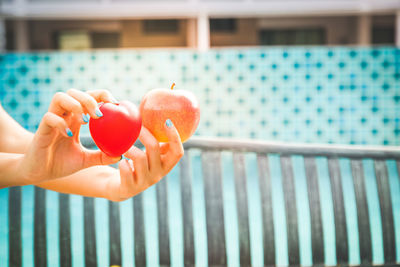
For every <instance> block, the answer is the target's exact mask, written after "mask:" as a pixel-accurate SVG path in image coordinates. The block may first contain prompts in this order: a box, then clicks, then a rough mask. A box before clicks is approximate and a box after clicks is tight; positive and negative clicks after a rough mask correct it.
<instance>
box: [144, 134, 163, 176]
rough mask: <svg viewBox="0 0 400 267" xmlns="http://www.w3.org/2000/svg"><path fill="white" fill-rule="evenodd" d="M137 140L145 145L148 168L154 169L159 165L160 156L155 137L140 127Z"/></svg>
mask: <svg viewBox="0 0 400 267" xmlns="http://www.w3.org/2000/svg"><path fill="white" fill-rule="evenodd" d="M139 140H140V141H141V142H142V144H143V145H144V146H145V147H146V154H147V158H148V164H149V170H150V172H151V171H152V170H155V169H157V168H160V167H161V158H160V145H159V143H158V142H157V140H156V138H155V137H154V136H153V135H152V134H151V133H150V131H149V130H147V129H146V128H145V127H142V129H141V130H140V135H139Z"/></svg>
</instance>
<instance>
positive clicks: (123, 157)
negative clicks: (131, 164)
mask: <svg viewBox="0 0 400 267" xmlns="http://www.w3.org/2000/svg"><path fill="white" fill-rule="evenodd" d="M121 159H126V160H129V159H128V158H127V157H125V156H124V155H122V156H121Z"/></svg>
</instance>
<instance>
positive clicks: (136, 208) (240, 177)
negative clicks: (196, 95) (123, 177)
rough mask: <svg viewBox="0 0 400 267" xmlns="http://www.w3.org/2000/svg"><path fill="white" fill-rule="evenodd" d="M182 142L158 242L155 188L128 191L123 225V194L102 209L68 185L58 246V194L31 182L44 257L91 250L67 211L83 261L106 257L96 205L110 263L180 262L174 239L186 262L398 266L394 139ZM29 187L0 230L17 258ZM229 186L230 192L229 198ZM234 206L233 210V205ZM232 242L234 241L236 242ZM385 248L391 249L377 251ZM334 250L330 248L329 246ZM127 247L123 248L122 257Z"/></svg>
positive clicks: (12, 196)
mask: <svg viewBox="0 0 400 267" xmlns="http://www.w3.org/2000/svg"><path fill="white" fill-rule="evenodd" d="M82 143H83V144H84V145H85V146H87V147H93V145H94V144H93V142H92V141H91V139H90V138H82ZM137 145H138V146H140V144H139V143H138V144H137ZM184 147H185V155H184V157H183V158H182V160H181V162H180V163H179V164H178V166H177V167H176V170H177V171H172V172H171V173H170V174H168V177H166V178H165V179H163V180H162V181H161V182H159V183H158V184H157V185H156V187H155V203H157V207H156V209H157V211H156V214H157V223H156V225H158V226H157V228H158V229H151V231H157V235H158V251H149V250H148V246H146V243H147V242H155V241H154V240H149V236H146V234H145V233H146V229H147V228H148V227H150V226H149V225H148V223H149V222H148V221H147V223H146V220H145V217H146V216H145V215H144V214H146V213H147V212H149V206H148V203H146V199H148V198H144V197H143V193H142V194H140V195H137V196H135V197H134V198H133V199H131V200H128V202H129V203H130V202H132V211H131V212H132V215H133V221H134V223H133V226H131V225H129V226H126V225H125V226H124V227H122V225H123V224H121V222H122V221H124V220H125V219H126V218H125V217H124V216H126V215H125V212H124V211H126V210H125V208H124V207H125V206H122V205H123V204H120V203H113V202H107V205H106V206H105V207H103V209H100V208H99V204H98V203H100V202H98V201H97V200H96V199H93V198H84V199H83V204H82V205H81V206H79V205H78V206H72V205H71V196H68V195H62V194H59V197H58V216H55V217H54V218H57V219H56V220H58V221H57V224H58V225H59V230H58V231H59V232H58V233H59V241H57V243H56V245H57V246H56V248H54V247H52V246H51V245H49V244H48V242H51V240H50V239H48V238H47V235H48V233H49V232H52V231H56V230H54V229H55V228H54V229H53V228H52V229H53V230H49V227H53V226H51V225H50V226H49V225H46V221H47V222H49V221H51V220H49V218H50V217H51V216H54V214H51V211H50V210H48V209H47V208H46V205H49V204H48V203H49V199H47V200H46V196H47V197H54V195H53V194H51V195H49V193H48V192H46V191H45V190H43V189H40V188H35V189H34V205H35V206H34V220H33V221H32V227H33V229H34V230H33V232H34V248H33V251H34V255H35V258H34V261H35V263H36V266H45V265H46V264H48V257H49V256H48V255H49V253H48V252H47V251H48V250H49V249H53V250H54V249H56V250H57V251H59V258H58V259H59V262H60V266H70V263H71V261H72V258H74V257H75V259H76V258H79V257H81V259H82V260H83V258H82V256H80V254H76V255H75V254H74V253H76V250H73V249H72V248H73V247H74V248H76V247H79V245H76V244H75V243H74V242H76V241H74V240H79V238H72V237H73V236H75V235H77V234H78V233H76V232H74V231H73V230H71V229H72V225H71V222H79V221H80V220H83V225H84V231H83V232H84V233H83V234H84V238H83V240H84V241H83V242H84V244H82V247H83V248H84V255H85V256H84V261H85V264H86V266H98V265H101V264H103V263H104V261H106V260H105V258H104V251H100V249H101V248H99V247H98V245H97V244H99V241H98V240H99V238H100V237H99V236H98V235H99V234H101V235H103V234H104V233H102V232H99V231H95V229H96V227H99V226H100V225H102V223H101V222H100V221H98V219H97V217H96V212H101V213H105V214H107V216H108V226H107V228H103V229H108V231H107V233H106V235H107V236H108V240H109V245H108V252H107V253H108V257H107V259H109V260H108V262H107V264H109V265H114V264H115V265H121V264H123V262H125V263H130V264H131V263H133V259H134V262H135V264H136V266H145V265H146V263H148V262H147V261H148V259H149V255H150V258H151V257H153V256H154V254H155V253H158V259H159V264H160V265H161V266H169V265H171V264H172V261H173V259H172V258H171V253H174V252H173V251H176V250H180V251H183V259H179V262H181V263H183V264H184V265H185V266H193V265H196V264H197V265H199V264H200V263H201V262H202V260H203V262H204V261H206V262H208V265H209V266H226V265H227V264H228V261H231V262H234V260H235V259H238V261H239V262H238V264H240V265H241V266H250V265H251V264H253V265H257V266H258V265H265V266H274V265H286V264H288V265H292V266H299V265H314V266H322V265H332V264H333V265H349V264H350V265H360V264H362V265H373V264H384V265H387V266H392V265H396V264H397V263H398V262H397V259H398V256H397V255H396V251H398V249H397V247H398V246H400V244H398V243H397V242H396V240H397V239H396V236H399V234H400V225H399V222H400V182H399V177H400V150H399V149H398V148H397V147H383V146H381V147H379V146H375V147H373V146H348V145H341V146H338V145H315V144H290V143H277V142H265V141H255V140H234V139H220V138H218V139H217V138H200V137H195V138H192V139H191V140H189V141H188V142H186V143H185V144H184ZM24 190H25V189H24ZM24 190H23V191H22V193H21V189H20V188H12V189H10V190H9V201H8V204H7V205H8V210H9V211H8V214H6V215H7V216H8V222H9V224H8V225H9V226H8V227H9V239H8V241H7V243H6V244H3V243H4V242H6V241H5V240H4V239H1V238H0V247H1V246H5V245H7V246H8V247H9V263H10V266H19V265H20V263H21V262H22V255H23V253H26V251H25V249H26V246H22V245H21V242H22V237H21V220H22V218H24V217H26V216H25V214H24V213H23V212H26V210H25V211H22V209H21V203H22V204H23V201H26V200H25V199H29V197H26V196H25V194H27V193H26V192H25V191H26V190H25V191H24ZM3 192H4V191H0V194H1V193H3ZM145 193H146V192H145ZM177 194H178V195H179V198H180V200H181V201H180V203H175V204H176V205H169V204H168V203H169V202H170V201H172V202H173V201H176V200H174V197H175V196H176V195H177ZM0 196H1V195H0ZM227 196H229V197H231V198H232V199H233V200H232V201H227V198H226V197H227ZM21 201H22V202H21ZM46 203H47V204H46ZM96 203H97V204H96ZM3 204H4V203H3ZM96 207H97V208H96ZM171 207H173V208H171ZM196 207H197V208H196ZM198 207H202V208H200V209H199V208H198ZM76 209H78V210H81V211H82V213H83V217H76V216H72V215H71V214H73V212H74V211H75V210H76ZM250 209H251V210H252V212H250ZM177 210H180V212H178V213H177ZM202 210H203V211H204V212H203V211H202ZM232 210H234V211H235V212H234V213H229V212H232ZM254 210H256V213H254V212H255V211H254ZM250 213H251V214H253V215H251V214H250ZM179 214H180V215H179ZM204 214H205V215H204ZM254 214H258V215H257V216H255V215H254ZM329 214H330V215H332V216H330V215H329ZM2 215H3V214H2ZM250 215H251V216H250ZM202 216H203V217H202ZM171 217H172V218H171ZM26 218H29V216H27V217H26ZM174 220H175V221H176V220H178V221H180V222H181V223H180V224H178V225H182V229H181V232H182V236H180V237H179V235H177V232H179V231H177V229H175V228H174V227H175V226H174V225H175V224H172V225H171V221H174ZM201 221H204V224H202V223H201ZM232 222H235V223H232ZM355 222H356V223H355ZM25 223H26V222H25ZM80 223H82V222H80ZM257 223H258V224H259V225H260V228H258V230H257V232H256V234H257V235H258V236H261V240H262V242H260V243H257V241H255V240H254V238H251V234H250V232H252V231H253V233H254V231H256V230H255V228H254V227H255V226H254V225H257ZM228 225H229V227H228ZM232 225H233V226H234V227H233V228H232ZM127 227H128V228H129V227H133V229H131V230H130V231H131V232H133V235H134V238H133V239H134V247H133V248H129V247H125V246H124V245H123V243H124V242H122V239H125V238H126V233H127V232H130V231H127V229H128V228H127ZM203 228H204V229H203ZM227 229H231V230H227ZM232 229H233V230H232ZM202 230H203V232H204V233H205V240H206V244H205V245H204V244H203V245H204V246H206V248H205V250H206V251H207V253H206V255H207V256H206V259H201V257H203V256H204V255H203V256H201V253H199V251H196V249H199V246H201V244H202V243H201V242H199V235H200V234H199V233H197V234H196V232H202ZM227 231H228V232H227ZM258 231H259V232H258ZM147 233H148V232H147ZM355 234H356V235H355ZM232 236H235V237H236V239H235V238H233V239H232ZM354 237H357V238H354ZM130 238H131V237H130ZM176 238H182V244H183V245H182V246H181V247H178V248H177V247H175V246H173V245H172V244H176V242H175V239H176ZM49 240H50V241H49ZM232 240H233V241H232ZM235 240H236V241H235ZM307 240H308V241H307ZM2 242H3V243H2ZM24 242H26V241H25V240H24ZM232 242H237V243H236V245H234V246H232V244H231V243H232ZM307 242H308V243H307ZM196 244H197V246H196ZM199 244H200V245H199ZM301 244H302V245H304V244H306V247H307V244H308V245H309V248H310V249H309V250H310V251H309V253H311V255H312V262H307V259H306V257H304V251H306V250H307V249H305V248H304V247H301V246H302V245H301ZM355 247H358V248H359V250H358V251H357V252H356V254H357V255H359V261H358V262H357V261H355V260H354V257H353V258H352V257H351V256H350V254H351V255H354V248H355ZM235 248H237V249H236V250H235ZM260 248H261V249H262V250H261V251H263V255H262V257H261V258H257V257H256V256H254V254H253V253H252V249H260ZM284 248H286V249H284ZM28 249H29V247H28ZM232 249H233V250H234V251H235V253H234V257H233V258H234V259H232V258H229V257H232V253H231V254H230V253H228V251H232ZM74 251H75V252H74ZM259 251H260V250H259ZM351 251H353V252H351ZM282 252H284V253H282ZM380 252H383V253H382V257H381V258H379V255H380ZM332 253H333V255H334V258H332V257H330V256H329V255H331V254H332ZM28 254H29V253H28ZM24 255H25V254H24ZM122 255H125V258H124V259H123V257H122ZM126 255H128V258H126V257H127V256H126ZM133 255H134V256H133ZM146 255H147V256H146ZM377 255H378V256H377ZM175 260H176V258H175ZM261 260H262V262H260V261H261ZM0 265H2V264H1V259H0Z"/></svg>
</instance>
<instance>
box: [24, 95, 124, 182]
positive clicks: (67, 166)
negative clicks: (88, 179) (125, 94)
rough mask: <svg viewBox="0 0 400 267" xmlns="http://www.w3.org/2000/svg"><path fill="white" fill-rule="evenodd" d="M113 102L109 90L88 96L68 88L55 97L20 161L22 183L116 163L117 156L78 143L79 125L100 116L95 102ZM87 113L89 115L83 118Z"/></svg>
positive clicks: (40, 180) (58, 176) (44, 179)
mask: <svg viewBox="0 0 400 267" xmlns="http://www.w3.org/2000/svg"><path fill="white" fill-rule="evenodd" d="M113 101H115V100H114V99H113V97H112V95H111V94H110V93H109V92H108V91H90V92H87V93H84V92H81V91H78V90H75V89H71V90H68V91H67V93H57V94H55V95H54V97H53V99H52V101H51V103H50V107H49V109H48V112H47V113H46V114H45V115H44V116H43V119H42V121H41V122H40V125H39V128H38V130H37V131H36V133H35V135H34V137H33V140H32V142H31V144H30V146H29V148H28V150H27V152H26V153H25V154H24V155H23V157H22V160H21V162H20V168H18V169H19V170H20V172H21V173H19V174H18V175H20V176H21V177H22V179H24V181H25V182H24V183H25V184H36V183H39V182H42V181H46V180H51V179H55V178H60V177H64V176H67V175H70V174H72V173H75V172H77V171H79V170H81V169H84V168H88V167H91V166H94V165H109V164H113V163H116V162H118V161H119V160H120V157H110V156H107V155H106V154H105V153H103V152H102V151H92V150H88V149H86V148H84V147H83V146H82V145H81V143H80V141H79V131H80V128H81V125H82V124H85V123H87V122H88V121H89V117H90V118H92V119H98V118H100V117H101V116H103V114H102V113H101V111H100V110H99V109H98V106H97V105H98V104H97V103H98V102H106V103H108V102H113ZM86 114H88V115H86Z"/></svg>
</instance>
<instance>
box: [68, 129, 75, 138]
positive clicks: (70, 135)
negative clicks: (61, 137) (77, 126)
mask: <svg viewBox="0 0 400 267" xmlns="http://www.w3.org/2000/svg"><path fill="white" fill-rule="evenodd" d="M67 135H68V136H69V137H72V136H74V134H73V133H72V131H71V130H70V129H69V128H67Z"/></svg>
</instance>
